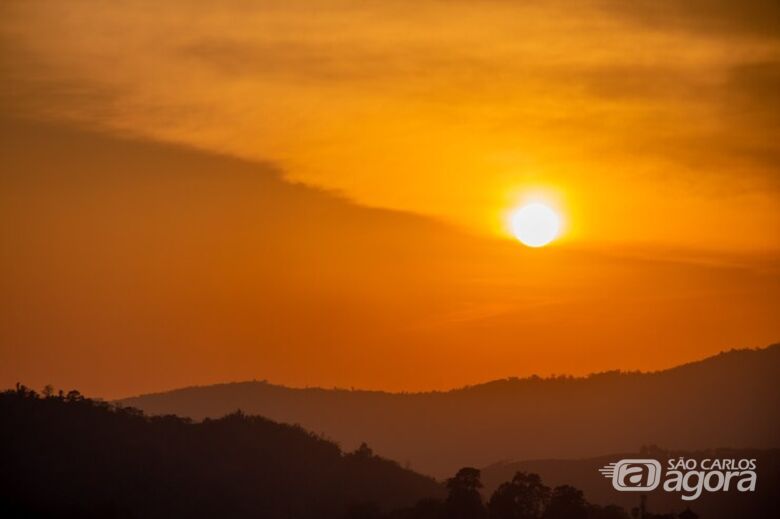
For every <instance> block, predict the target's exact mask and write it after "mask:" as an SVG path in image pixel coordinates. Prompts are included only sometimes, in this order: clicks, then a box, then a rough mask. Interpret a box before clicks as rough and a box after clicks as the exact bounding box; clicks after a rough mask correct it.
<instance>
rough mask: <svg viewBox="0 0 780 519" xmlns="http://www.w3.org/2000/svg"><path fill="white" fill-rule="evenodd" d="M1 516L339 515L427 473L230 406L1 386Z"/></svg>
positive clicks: (427, 482) (414, 491)
mask: <svg viewBox="0 0 780 519" xmlns="http://www.w3.org/2000/svg"><path fill="white" fill-rule="evenodd" d="M0 424H1V425H0V517H3V518H13V517H74V518H76V517H78V518H90V517H95V518H97V517H100V518H112V517H116V518H119V517H122V518H125V517H127V518H130V517H143V518H158V517H159V518H172V517H176V518H201V517H203V518H206V517H208V518H210V519H213V518H216V517H219V518H243V517H252V518H269V519H276V518H279V519H289V518H303V519H308V518H317V519H322V518H338V517H343V516H344V515H345V514H346V513H348V512H349V511H350V510H352V508H353V505H354V504H355V503H362V502H371V503H376V506H377V507H378V508H379V510H382V511H388V510H393V509H397V508H402V507H407V506H409V505H411V504H413V503H415V502H417V501H419V500H421V499H423V498H431V497H434V498H437V497H438V498H441V497H443V496H444V495H445V491H444V489H443V487H442V486H441V484H440V483H438V482H436V481H435V480H433V479H432V478H428V477H425V476H422V475H419V474H416V473H414V472H412V471H410V470H406V469H404V468H402V467H400V466H399V465H398V464H397V463H395V462H393V461H390V460H386V459H382V458H380V457H378V456H375V455H374V454H373V453H372V452H371V450H370V449H369V448H368V447H366V446H363V447H362V448H360V449H358V450H357V451H355V452H342V450H341V449H340V448H339V446H338V445H336V444H335V443H333V442H331V441H328V440H326V439H324V438H321V437H319V436H317V435H315V434H312V433H310V432H307V431H305V430H304V429H302V428H300V427H296V426H290V425H284V424H279V423H275V422H272V421H270V420H267V419H265V418H262V417H258V416H247V415H244V414H242V413H241V412H236V413H233V414H230V415H228V416H225V417H224V418H220V419H217V420H204V421H203V422H199V423H193V422H191V421H190V420H187V419H183V418H179V417H176V416H160V417H149V416H144V415H143V414H142V413H141V412H140V411H138V410H136V409H133V408H126V407H116V406H112V405H110V404H108V403H105V402H100V401H95V400H90V399H88V398H84V397H83V396H82V395H80V394H79V393H78V392H77V391H71V392H68V393H63V392H54V391H53V390H52V389H51V388H47V389H46V390H44V391H43V392H42V394H38V393H36V392H34V391H31V390H29V389H27V388H25V387H24V386H17V388H16V390H13V391H6V392H3V393H0Z"/></svg>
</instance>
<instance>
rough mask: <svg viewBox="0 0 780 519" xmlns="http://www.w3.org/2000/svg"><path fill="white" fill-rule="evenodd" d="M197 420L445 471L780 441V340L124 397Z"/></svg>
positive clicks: (158, 411)
mask: <svg viewBox="0 0 780 519" xmlns="http://www.w3.org/2000/svg"><path fill="white" fill-rule="evenodd" d="M120 402H121V403H122V404H123V405H129V406H133V407H137V408H139V409H142V410H144V411H145V412H147V413H150V414H178V415H181V416H189V417H192V418H193V419H202V418H205V417H220V416H223V415H225V414H227V413H229V412H232V411H235V410H236V409H242V410H244V411H245V412H249V413H252V414H260V415H263V416H266V417H268V418H271V419H273V420H277V421H281V422H286V423H294V424H300V425H302V426H303V427H305V428H307V429H309V430H313V431H316V432H319V433H322V434H324V435H325V436H327V437H329V438H332V439H334V440H335V441H337V442H340V443H341V444H342V445H343V446H344V447H345V448H354V447H355V446H357V445H358V444H359V443H360V442H362V441H366V442H368V443H369V445H371V446H372V447H373V448H375V449H376V450H377V452H380V453H381V454H383V455H385V456H389V457H391V458H393V459H397V460H400V461H402V462H409V463H411V465H412V466H413V467H414V468H416V469H417V470H420V471H422V472H425V473H429V474H433V475H436V476H438V477H443V476H446V475H449V474H451V473H452V472H453V471H454V470H455V469H457V468H458V467H460V466H463V465H474V466H486V465H489V464H491V463H494V462H497V461H499V460H513V459H529V458H543V457H550V458H577V457H586V456H596V455H599V454H603V453H604V452H619V451H632V450H634V449H636V448H637V447H638V446H640V445H649V444H659V445H664V446H665V447H668V448H672V449H694V450H697V449H705V448H717V447H734V448H774V447H780V423H779V422H780V420H779V419H778V416H777V409H778V408H780V344H774V345H771V346H769V347H766V348H761V349H742V350H731V351H728V352H723V353H720V354H718V355H715V356H712V357H708V358H706V359H703V360H700V361H696V362H691V363H687V364H683V365H680V366H677V367H673V368H670V369H666V370H662V371H656V372H650V373H640V372H627V373H624V372H618V371H610V372H603V373H596V374H592V375H589V376H586V377H553V378H540V377H529V378H523V379H514V378H510V379H501V380H495V381H491V382H486V383H483V384H479V385H474V386H467V387H463V388H459V389H454V390H450V391H442V392H425V393H386V392H382V391H364V390H344V389H320V388H302V389H301V388H287V387H283V386H277V385H273V384H269V383H267V382H242V383H231V384H218V385H213V386H203V387H190V388H184V389H179V390H174V391H169V392H164V393H156V394H150V395H142V396H138V397H133V398H126V399H122V400H120Z"/></svg>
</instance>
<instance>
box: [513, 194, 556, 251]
mask: <svg viewBox="0 0 780 519" xmlns="http://www.w3.org/2000/svg"><path fill="white" fill-rule="evenodd" d="M510 226H511V229H512V234H514V236H515V238H517V239H518V240H520V242H522V243H523V245H527V246H529V247H544V246H545V245H547V244H548V243H550V242H551V241H553V240H554V239H555V238H557V237H558V234H559V233H560V230H561V218H560V216H558V214H557V213H556V212H555V211H553V210H552V209H551V208H550V207H549V206H547V205H545V204H542V203H540V202H534V203H531V204H528V205H524V206H522V207H520V208H519V209H517V210H516V211H515V212H513V213H512V215H511V217H510Z"/></svg>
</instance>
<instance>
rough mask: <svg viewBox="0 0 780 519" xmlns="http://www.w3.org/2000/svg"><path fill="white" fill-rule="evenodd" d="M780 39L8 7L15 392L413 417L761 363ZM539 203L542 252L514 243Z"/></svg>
mask: <svg viewBox="0 0 780 519" xmlns="http://www.w3.org/2000/svg"><path fill="white" fill-rule="evenodd" d="M778 15H780V8H779V7H778V4H777V3H776V2H767V1H764V0H753V1H750V2H747V3H742V4H740V6H735V5H732V3H730V2H725V1H715V2H698V1H694V2H685V3H678V2H672V1H667V0H662V1H661V2H632V3H631V5H625V3H624V2H615V1H613V0H597V1H594V2H585V3H580V4H578V5H577V6H571V5H569V4H567V3H565V2H562V1H561V0H546V1H544V2H537V3H534V4H533V5H527V4H524V3H517V2H503V1H491V0H488V1H484V2H467V1H455V2H437V1H429V0H424V1H422V2H408V1H406V0H398V1H395V0H393V1H390V2H358V1H355V0H336V1H326V0H313V1H305V2H304V1H297V0H294V1H287V2H281V1H277V0H263V1H260V2H245V1H244V0H229V1H226V2H220V3H218V4H217V3H207V2H200V1H197V0H175V1H173V2H167V3H165V4H164V5H151V4H149V3H148V2H140V1H134V0H126V1H122V2H111V3H95V2H89V1H82V0H74V1H72V2H57V1H51V0H31V1H26V2H3V3H2V4H0V157H2V163H1V164H0V268H1V269H2V271H3V276H2V279H0V294H1V295H0V386H3V387H10V386H12V385H13V384H14V383H16V382H17V381H20V382H23V383H25V384H28V385H30V386H33V387H38V388H40V387H42V386H44V385H45V384H52V385H54V386H56V387H63V388H78V389H79V390H81V391H83V392H84V393H85V394H90V395H99V396H101V397H104V398H117V397H121V396H126V395H129V394H140V393H148V392H151V391H159V390H162V389H165V388H175V387H183V386H190V385H194V384H199V385H204V384H212V383H216V382H221V381H226V380H248V379H269V380H274V381H275V382H277V383H280V384H284V385H288V386H322V387H333V386H340V387H360V388H367V389H383V390H389V391H417V390H425V389H443V388H451V387H458V386H463V385H466V384H475V383H479V382H482V381H486V380H493V379H498V378H503V377H508V376H520V377H523V376H527V375H531V374H533V373H537V374H539V375H542V376H544V375H549V374H553V373H566V374H572V375H584V374H587V373H591V372H598V371H605V370H613V369H623V370H643V371H647V370H657V369H661V368H665V367H670V366H674V365H677V364H681V363H683V362H688V361H693V360H697V359H701V358H703V357H706V356H708V355H712V354H715V353H717V352H720V351H723V350H728V349H732V348H741V347H763V346H766V345H768V344H771V343H773V342H775V341H777V340H778V339H780V322H779V321H778V319H777V309H778V308H780V183H778V179H780V175H778V166H779V165H780V154H778V147H777V142H778V141H780V117H778V108H779V107H780V95H779V94H778V93H779V92H780V37H779V35H780V31H778V27H779V25H778ZM532 201H533V202H535V203H542V202H543V204H542V205H544V207H545V208H546V210H548V212H549V213H550V214H551V215H552V216H551V218H552V219H553V221H554V225H553V227H554V232H552V233H551V234H549V236H548V237H547V238H545V239H544V240H541V241H538V240H537V241H535V240H530V241H529V240H525V241H523V239H522V237H520V236H518V238H519V239H520V241H518V240H516V239H515V237H514V236H513V234H515V235H516V236H517V235H518V233H516V232H515V227H513V226H512V225H510V220H511V218H510V215H516V214H518V213H517V211H518V209H520V208H521V206H522V207H527V204H528V203H529V202H532ZM548 216H550V215H548ZM559 222H560V224H561V225H560V228H559V226H558V223H559ZM521 223H523V222H521ZM527 223H528V222H525V223H523V224H524V225H525V224H527ZM530 223H531V224H532V225H531V226H532V227H534V226H536V225H538V222H535V221H532V222H530ZM548 223H549V222H548ZM520 227H522V225H520ZM535 230H538V229H537V228H534V229H532V231H535ZM547 230H548V231H549V228H548V229H547ZM521 242H523V243H526V244H532V243H537V244H544V245H545V246H543V247H539V248H531V247H526V246H525V245H523V243H521Z"/></svg>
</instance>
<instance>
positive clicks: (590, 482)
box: [482, 447, 780, 519]
mask: <svg viewBox="0 0 780 519" xmlns="http://www.w3.org/2000/svg"><path fill="white" fill-rule="evenodd" d="M679 457H685V458H686V459H697V460H702V459H705V458H709V459H716V458H718V459H741V458H745V459H756V460H757V462H756V472H757V474H758V483H757V486H756V491H755V492H745V493H741V492H737V491H735V490H734V489H732V490H731V491H729V492H703V493H702V495H701V497H699V498H697V499H695V500H693V501H683V500H681V499H680V494H677V493H669V492H663V491H661V490H660V489H659V490H655V491H653V492H651V493H650V494H649V495H648V498H647V505H648V510H649V511H652V512H656V513H661V512H662V513H667V512H680V511H682V510H684V509H685V508H686V507H689V506H690V507H691V508H693V509H694V510H695V511H696V512H697V513H698V514H699V515H700V517H702V518H706V519H731V518H735V517H770V516H771V513H770V514H768V515H767V514H766V512H767V511H769V510H771V511H774V512H776V511H777V510H778V509H780V495H778V493H777V489H778V487H780V450H778V449H767V450H759V449H714V450H709V451H697V452H690V451H667V450H662V449H659V448H656V447H648V448H643V449H642V450H641V451H640V452H625V453H620V454H612V455H609V456H598V457H594V458H586V459H578V460H561V459H558V460H527V461H517V462H512V463H503V462H502V463H495V464H493V465H490V466H488V467H485V468H484V469H483V470H482V482H483V483H484V485H485V486H484V488H483V493H484V495H486V496H488V495H490V494H491V493H492V492H493V491H494V490H495V489H496V488H497V487H498V486H499V485H500V484H501V483H503V482H504V481H507V480H509V479H510V478H511V477H512V476H513V475H514V474H515V473H516V472H518V471H522V472H532V473H535V474H539V475H540V476H541V478H542V479H543V480H544V481H545V483H546V484H548V485H550V486H557V485H572V486H574V487H576V488H578V489H580V490H582V491H583V492H584V493H585V495H586V496H587V497H588V500H589V501H590V502H591V503H595V504H598V505H602V506H605V505H610V504H617V505H619V506H621V507H623V508H625V509H626V510H631V509H632V508H634V507H636V506H637V505H638V504H639V497H638V495H637V493H634V492H617V491H615V489H614V488H613V487H612V483H611V482H610V480H609V479H607V478H605V477H603V476H602V475H601V474H600V473H599V472H598V469H600V468H602V467H604V466H605V465H606V464H608V463H612V462H615V461H617V460H620V459H632V458H652V459H657V460H659V461H661V462H662V464H664V460H667V459H672V458H679Z"/></svg>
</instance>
